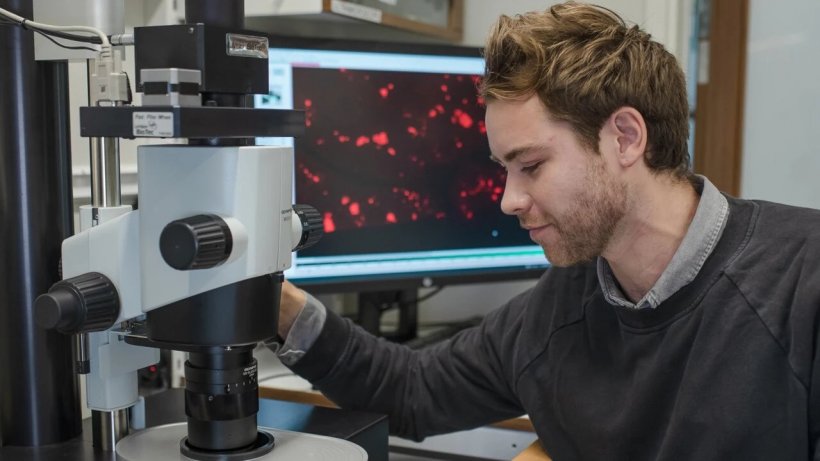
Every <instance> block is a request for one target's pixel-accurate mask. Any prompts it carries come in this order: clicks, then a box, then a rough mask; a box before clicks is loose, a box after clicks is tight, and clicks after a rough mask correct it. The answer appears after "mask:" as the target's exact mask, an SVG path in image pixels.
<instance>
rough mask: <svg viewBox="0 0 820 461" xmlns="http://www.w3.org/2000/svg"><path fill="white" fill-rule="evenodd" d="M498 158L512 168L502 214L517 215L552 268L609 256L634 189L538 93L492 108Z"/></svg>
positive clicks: (491, 133) (491, 135)
mask: <svg viewBox="0 0 820 461" xmlns="http://www.w3.org/2000/svg"><path fill="white" fill-rule="evenodd" d="M486 124H487V136H488V139H489V142H490V149H491V150H492V157H493V159H494V160H496V161H497V162H498V163H500V164H501V165H502V166H503V167H504V168H505V169H506V170H507V183H506V188H505V191H504V197H503V199H502V200H501V209H502V211H504V213H507V214H510V215H515V216H517V217H518V220H519V221H520V222H521V227H523V228H525V229H528V230H529V232H530V238H531V239H532V240H533V241H534V242H536V243H538V244H539V245H541V247H542V248H543V249H544V253H545V254H546V256H547V259H549V261H550V263H552V264H554V265H556V266H569V265H573V264H576V263H579V262H583V261H588V260H591V259H593V258H595V257H597V256H599V255H601V254H602V253H603V251H604V249H605V248H606V246H607V243H608V242H609V241H610V239H611V237H612V235H613V233H614V231H615V228H616V226H617V225H618V223H619V222H620V221H621V219H622V218H623V216H624V215H625V213H626V186H625V185H624V184H623V183H622V182H621V181H619V180H618V179H617V178H616V177H614V176H613V175H612V173H611V172H610V171H609V169H608V167H607V164H606V162H605V161H604V159H603V158H602V157H601V155H599V154H597V153H595V152H592V151H591V150H590V149H588V148H586V147H584V146H583V145H582V144H581V142H580V141H579V139H578V137H577V135H576V134H575V132H574V131H573V130H572V128H571V127H570V125H569V124H568V123H566V122H557V121H554V120H552V119H550V117H549V115H548V113H547V111H546V109H545V108H544V106H543V104H541V102H540V100H539V99H538V97H537V96H533V97H531V98H529V99H527V100H525V101H520V102H519V101H513V102H509V101H492V102H490V103H489V104H488V106H487V115H486Z"/></svg>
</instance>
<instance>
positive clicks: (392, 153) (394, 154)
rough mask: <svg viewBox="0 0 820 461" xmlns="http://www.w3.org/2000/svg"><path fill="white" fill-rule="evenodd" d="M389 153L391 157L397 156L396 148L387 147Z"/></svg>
mask: <svg viewBox="0 0 820 461" xmlns="http://www.w3.org/2000/svg"><path fill="white" fill-rule="evenodd" d="M387 153H388V154H390V156H391V157H395V156H396V149H393V148H392V147H388V148H387Z"/></svg>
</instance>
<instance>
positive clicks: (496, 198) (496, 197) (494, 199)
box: [490, 194, 498, 202]
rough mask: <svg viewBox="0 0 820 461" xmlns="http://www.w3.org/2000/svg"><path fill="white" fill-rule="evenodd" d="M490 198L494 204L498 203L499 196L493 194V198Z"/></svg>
mask: <svg viewBox="0 0 820 461" xmlns="http://www.w3.org/2000/svg"><path fill="white" fill-rule="evenodd" d="M490 198H491V199H493V202H497V201H498V194H493V196H492V197H490Z"/></svg>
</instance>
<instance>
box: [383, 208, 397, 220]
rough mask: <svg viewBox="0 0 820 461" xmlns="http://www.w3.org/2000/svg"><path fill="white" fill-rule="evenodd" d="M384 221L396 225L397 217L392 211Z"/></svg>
mask: <svg viewBox="0 0 820 461" xmlns="http://www.w3.org/2000/svg"><path fill="white" fill-rule="evenodd" d="M384 219H386V220H387V222H389V223H395V222H396V215H395V214H393V212H392V211H390V212H388V213H387V215H386V216H385V217H384Z"/></svg>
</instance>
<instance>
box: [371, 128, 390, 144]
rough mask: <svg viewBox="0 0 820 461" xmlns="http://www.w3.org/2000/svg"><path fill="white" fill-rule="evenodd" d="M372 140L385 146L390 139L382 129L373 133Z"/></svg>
mask: <svg viewBox="0 0 820 461" xmlns="http://www.w3.org/2000/svg"><path fill="white" fill-rule="evenodd" d="M373 142H374V143H376V144H378V145H380V146H385V145H387V143H389V142H390V140H388V139H387V133H385V132H384V131H382V132H379V133H376V134H374V135H373Z"/></svg>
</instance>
